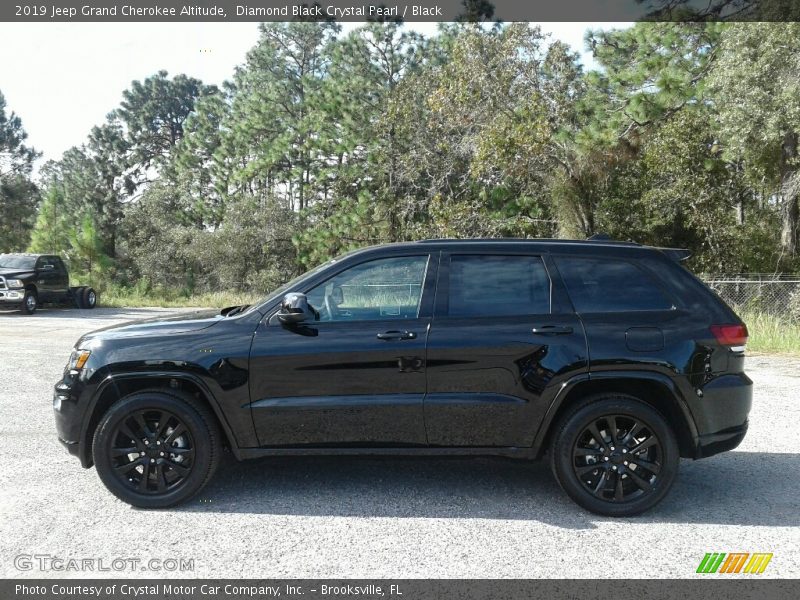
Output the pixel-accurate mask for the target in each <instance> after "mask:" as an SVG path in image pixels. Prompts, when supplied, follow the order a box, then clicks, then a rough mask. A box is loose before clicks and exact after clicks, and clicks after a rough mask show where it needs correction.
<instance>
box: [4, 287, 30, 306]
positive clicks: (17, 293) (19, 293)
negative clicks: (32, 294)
mask: <svg viewBox="0 0 800 600" xmlns="http://www.w3.org/2000/svg"><path fill="white" fill-rule="evenodd" d="M24 299H25V290H23V289H19V290H17V289H13V290H8V289H2V290H0V304H2V305H8V304H14V305H18V304H22V301H23V300H24Z"/></svg>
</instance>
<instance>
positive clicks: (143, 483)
mask: <svg viewBox="0 0 800 600" xmlns="http://www.w3.org/2000/svg"><path fill="white" fill-rule="evenodd" d="M149 481H150V463H149V462H147V461H145V463H144V472H143V473H142V478H141V479H140V480H139V489H140V490H141V491H143V492H146V491H147V484H148V483H149Z"/></svg>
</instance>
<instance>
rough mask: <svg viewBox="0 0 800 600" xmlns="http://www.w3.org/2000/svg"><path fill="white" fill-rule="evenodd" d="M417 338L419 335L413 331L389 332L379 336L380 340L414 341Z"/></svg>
mask: <svg viewBox="0 0 800 600" xmlns="http://www.w3.org/2000/svg"><path fill="white" fill-rule="evenodd" d="M416 338H417V334H416V333H414V332H413V331H387V332H385V333H379V334H378V339H379V340H414V339H416Z"/></svg>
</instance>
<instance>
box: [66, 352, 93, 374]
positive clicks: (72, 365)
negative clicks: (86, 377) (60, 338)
mask: <svg viewBox="0 0 800 600" xmlns="http://www.w3.org/2000/svg"><path fill="white" fill-rule="evenodd" d="M91 353H92V351H91V350H73V351H72V354H71V355H70V357H69V369H70V371H72V370H73V369H74V370H76V371H80V370H81V369H82V368H83V365H85V364H86V361H87V360H89V355H90V354H91Z"/></svg>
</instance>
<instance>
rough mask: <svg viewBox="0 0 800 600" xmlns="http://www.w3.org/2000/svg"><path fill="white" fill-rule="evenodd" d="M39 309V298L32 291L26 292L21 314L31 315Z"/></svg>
mask: <svg viewBox="0 0 800 600" xmlns="http://www.w3.org/2000/svg"><path fill="white" fill-rule="evenodd" d="M37 308H39V298H38V297H37V296H36V292H34V291H33V290H26V292H25V297H24V298H23V299H22V312H23V313H25V314H26V315H32V314H33V313H35V312H36V309H37Z"/></svg>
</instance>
